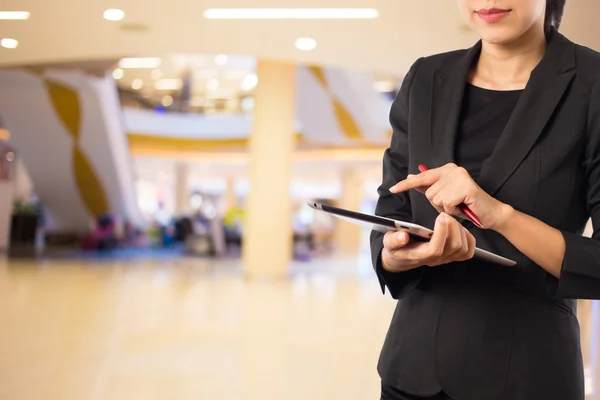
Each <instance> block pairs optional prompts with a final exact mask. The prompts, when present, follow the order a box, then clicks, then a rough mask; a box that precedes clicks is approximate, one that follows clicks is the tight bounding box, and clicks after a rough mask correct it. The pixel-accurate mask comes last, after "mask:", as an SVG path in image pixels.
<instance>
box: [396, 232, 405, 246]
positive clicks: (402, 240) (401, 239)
mask: <svg viewBox="0 0 600 400" xmlns="http://www.w3.org/2000/svg"><path fill="white" fill-rule="evenodd" d="M396 236H397V237H398V242H399V243H400V244H404V243H406V233H404V232H398V235H396Z"/></svg>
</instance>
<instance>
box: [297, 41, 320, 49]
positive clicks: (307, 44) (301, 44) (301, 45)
mask: <svg viewBox="0 0 600 400" xmlns="http://www.w3.org/2000/svg"><path fill="white" fill-rule="evenodd" d="M296 47H297V48H298V49H299V50H304V51H309V50H314V48H315V47H317V41H316V40H315V39H311V38H300V39H298V40H296Z"/></svg>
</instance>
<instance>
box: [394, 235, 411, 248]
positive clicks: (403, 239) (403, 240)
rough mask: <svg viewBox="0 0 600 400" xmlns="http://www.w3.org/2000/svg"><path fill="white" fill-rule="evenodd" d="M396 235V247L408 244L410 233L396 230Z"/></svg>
mask: <svg viewBox="0 0 600 400" xmlns="http://www.w3.org/2000/svg"><path fill="white" fill-rule="evenodd" d="M394 236H395V237H394V238H395V239H396V240H395V242H396V243H395V244H396V247H398V248H400V247H404V246H406V245H407V244H408V239H409V236H408V233H407V232H396V234H395V235H394Z"/></svg>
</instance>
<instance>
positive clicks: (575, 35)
mask: <svg viewBox="0 0 600 400" xmlns="http://www.w3.org/2000/svg"><path fill="white" fill-rule="evenodd" d="M284 3H285V6H286V7H292V8H287V9H272V8H269V7H281V5H282V4H284ZM299 6H302V7H307V8H305V9H298V8H293V7H299ZM311 6H314V7H321V8H319V9H311V8H310V7H311ZM239 7H245V8H239ZM248 7H251V8H248ZM323 7H325V8H323ZM348 7H354V8H348ZM594 9H595V10H597V11H598V12H600V4H596V3H594V2H592V1H591V0H571V1H570V2H568V8H567V14H566V17H565V21H564V24H563V28H562V29H561V31H563V32H564V33H565V34H566V35H567V36H568V37H569V38H570V39H572V40H574V41H576V42H578V43H581V44H584V45H587V46H590V47H592V48H594V49H597V50H600V25H599V24H597V23H596V21H595V19H596V18H595V16H596V15H597V14H598V13H596V12H593V10H594ZM431 10H437V11H439V12H437V13H432V12H431ZM476 40H477V37H476V36H475V35H474V33H473V32H471V31H470V30H469V28H468V27H467V26H466V25H465V24H464V23H463V22H461V18H460V16H459V14H458V12H457V10H456V5H455V2H449V1H436V0H421V1H418V2H417V1H413V2H399V1H392V0H371V1H369V2H365V1H363V2H361V1H351V2H346V1H341V0H321V1H320V2H315V1H310V2H306V1H304V2H290V1H286V2H279V3H278V2H272V1H266V0H254V1H251V2H248V1H247V2H240V1H227V2H223V1H215V0H205V1H202V2H191V1H184V0H175V1H171V2H150V3H149V2H142V1H141V0H120V1H109V0H101V1H95V2H82V1H76V0H60V1H58V2H48V1H40V0H18V1H17V0H2V1H1V2H0V45H1V46H2V47H0V321H1V324H2V328H1V329H0V377H1V378H0V399H2V400H4V399H6V400H26V399H27V400H30V399H31V400H33V399H36V400H37V399H47V400H70V399H73V400H75V399H76V400H81V399H90V400H100V399H110V400H119V399H144V400H146V399H178V400H179V399H207V400H209V399H210V400H221V399H223V400H226V399H227V400H233V399H240V400H241V399H245V400H258V399H260V400H271V399H277V400H283V399H286V400H288V399H289V400H294V399H356V400H359V399H360V400H362V399H364V400H366V399H375V398H378V396H379V390H380V380H379V376H378V374H377V370H376V365H377V358H378V356H379V352H380V349H381V345H382V342H383V339H384V336H385V334H386V330H387V328H388V325H389V321H390V318H391V316H392V313H393V310H394V307H395V304H396V302H395V300H394V299H392V298H391V297H390V295H389V294H388V293H386V294H385V295H382V293H381V291H380V288H379V285H378V282H377V278H376V275H375V273H374V271H373V268H372V265H371V257H370V249H369V233H370V232H369V230H368V229H366V228H361V227H359V226H357V225H354V224H351V223H348V222H345V221H340V220H338V219H336V218H334V217H332V216H330V215H328V214H325V213H322V212H320V211H317V210H314V209H313V208H311V207H309V206H308V205H307V202H309V201H319V202H322V203H326V204H331V205H335V206H339V207H343V208H348V209H353V210H357V211H363V212H366V213H371V212H373V211H374V208H375V204H376V201H377V198H378V193H377V188H378V186H379V184H380V181H381V163H382V155H383V152H384V151H385V149H386V147H387V146H388V144H389V141H390V137H391V134H392V132H391V128H390V124H389V111H390V106H391V104H392V101H393V99H394V97H395V95H396V93H397V91H398V89H399V86H400V83H401V82H402V79H403V77H404V75H405V74H406V72H407V71H408V69H409V67H410V65H411V64H412V63H413V62H414V60H416V59H417V58H419V57H421V56H425V55H428V54H434V53H439V52H443V51H448V50H452V49H456V48H464V47H469V46H471V45H472V44H473V43H474V42H475V41H476ZM586 234H587V235H589V234H590V232H589V230H588V231H587V232H586ZM578 313H579V315H578V316H579V320H580V324H581V333H582V338H581V340H582V347H583V349H584V362H585V376H586V394H587V396H588V399H589V400H595V399H596V400H600V347H599V346H598V344H599V338H600V304H599V303H596V302H592V301H581V302H580V305H579V308H578Z"/></svg>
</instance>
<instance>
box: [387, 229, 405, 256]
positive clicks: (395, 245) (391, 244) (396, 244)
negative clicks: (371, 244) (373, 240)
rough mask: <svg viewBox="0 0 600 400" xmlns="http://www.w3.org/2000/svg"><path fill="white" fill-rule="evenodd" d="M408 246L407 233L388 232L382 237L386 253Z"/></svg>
mask: <svg viewBox="0 0 600 400" xmlns="http://www.w3.org/2000/svg"><path fill="white" fill-rule="evenodd" d="M407 244H408V233H406V232H401V231H390V232H388V233H386V234H385V236H384V237H383V246H384V247H385V248H386V249H388V251H395V250H398V249H401V248H402V247H404V246H406V245H407Z"/></svg>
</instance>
